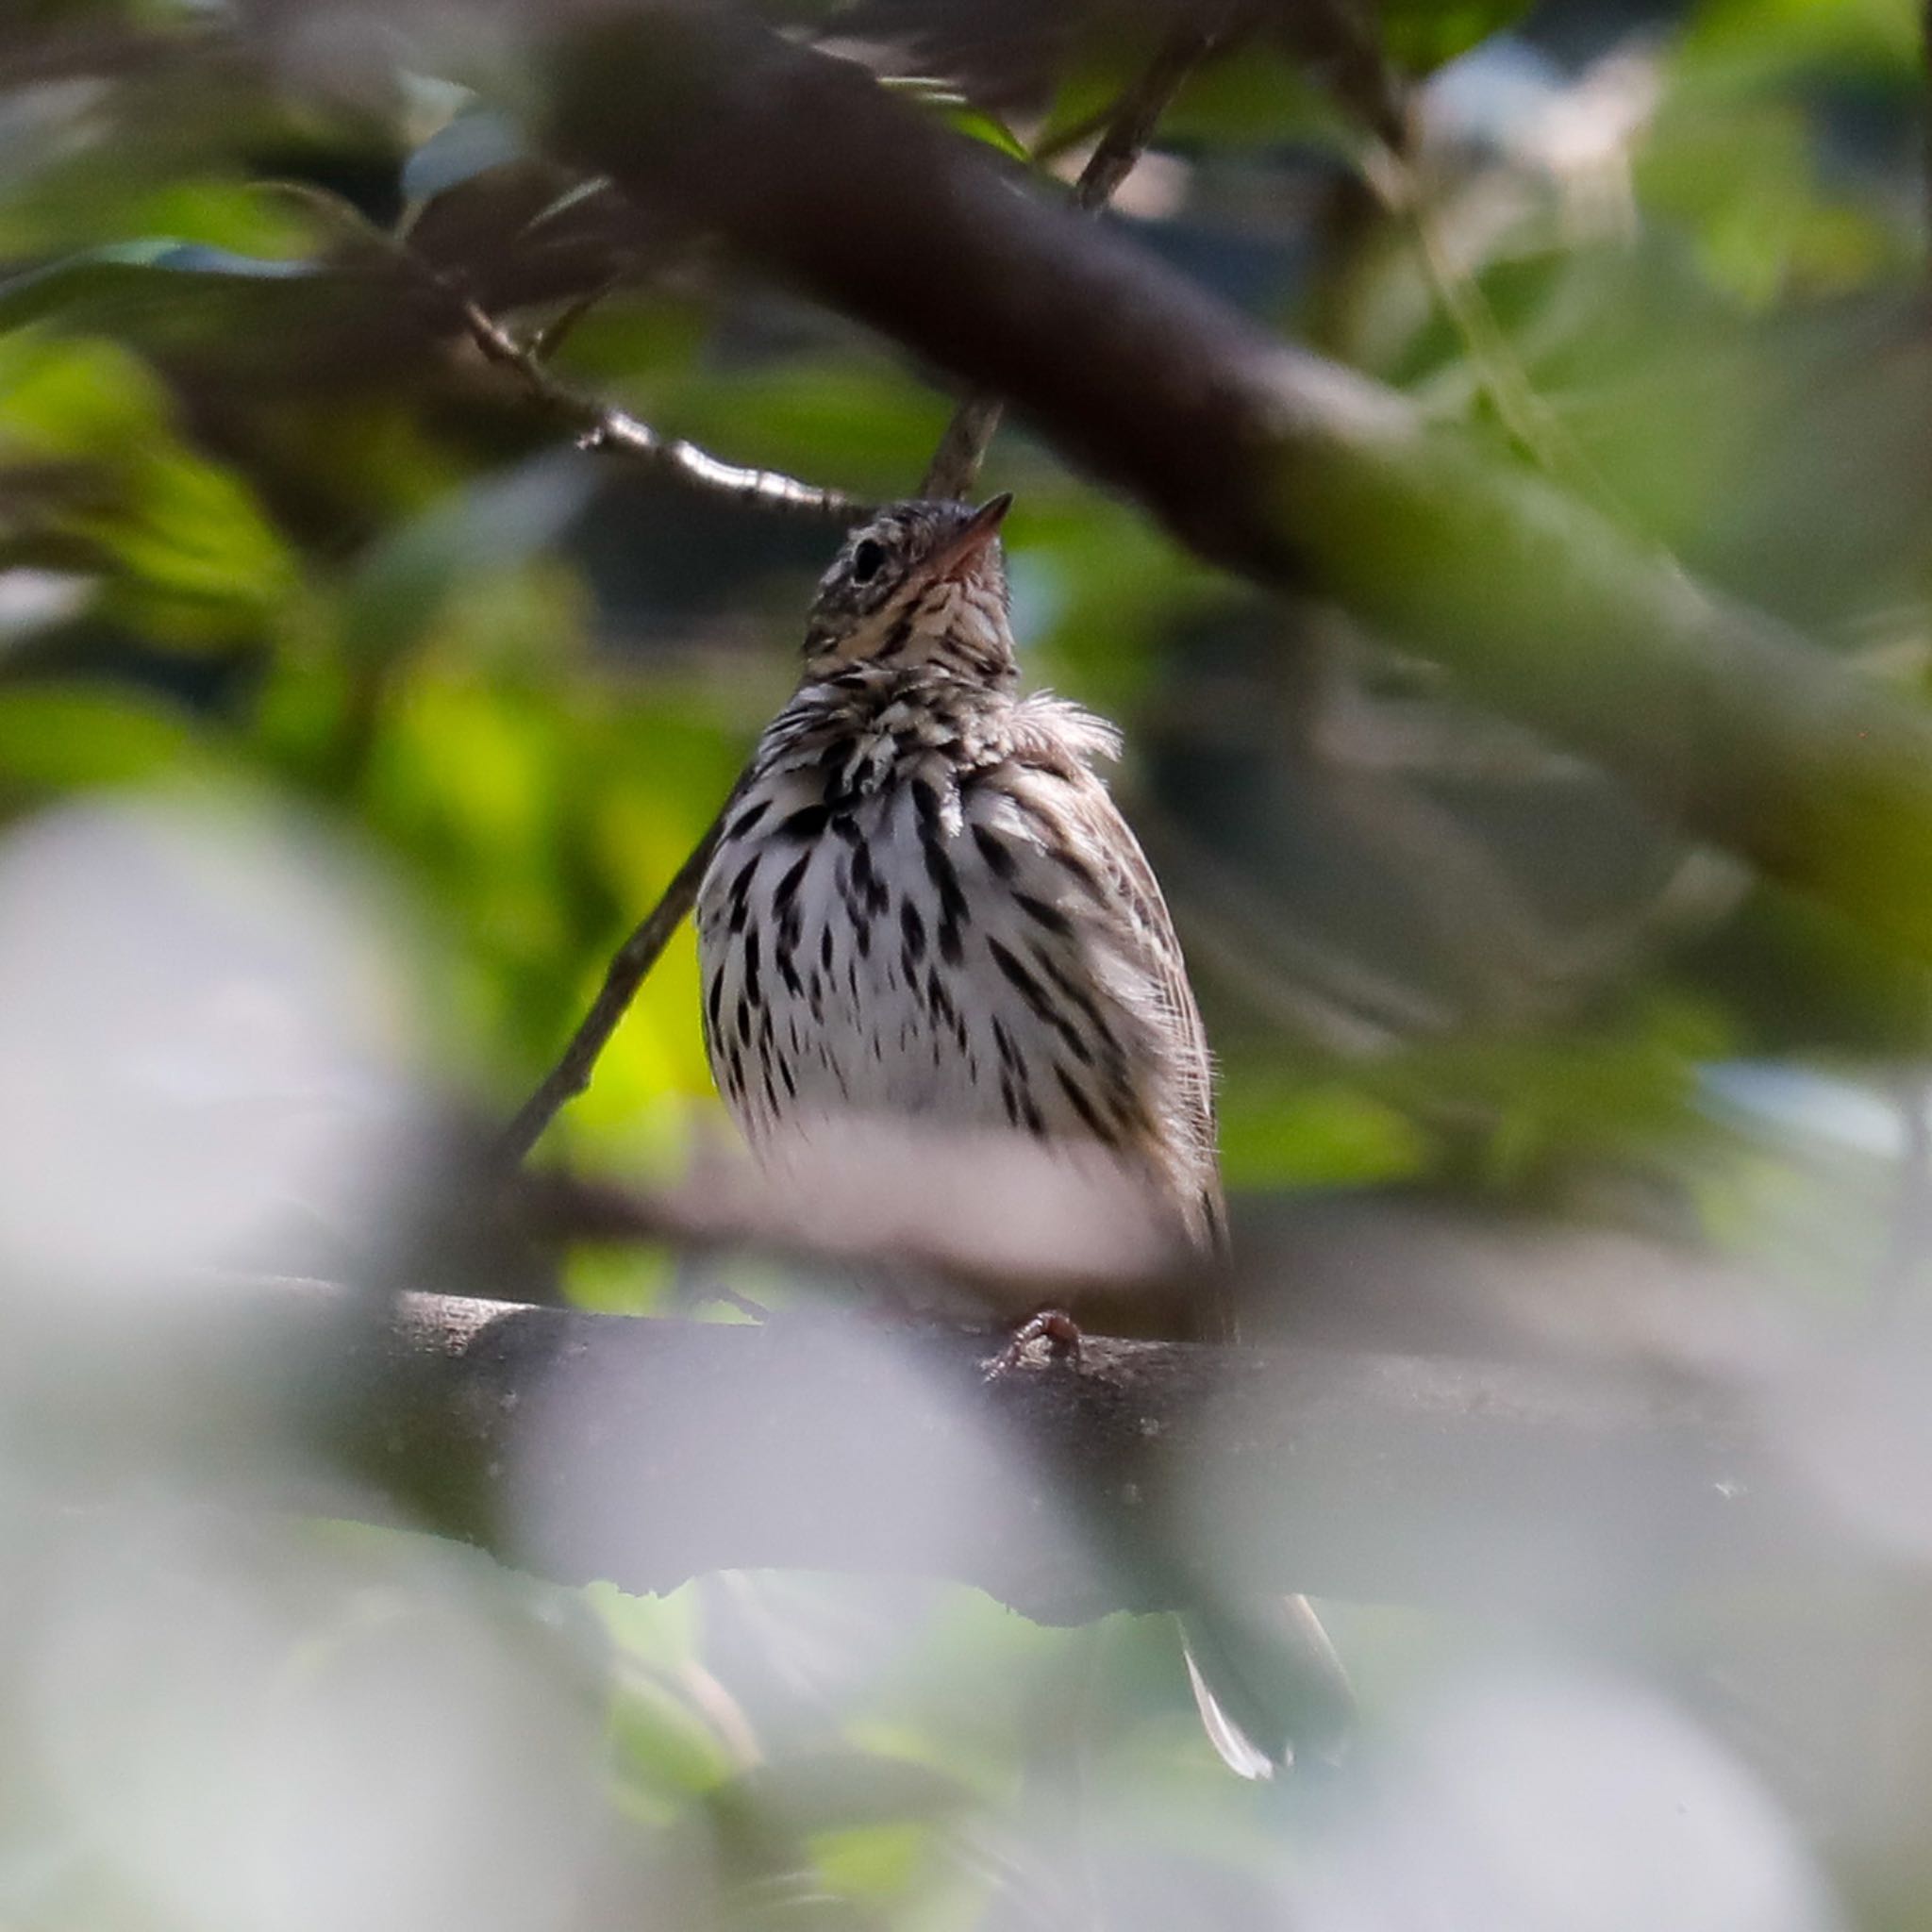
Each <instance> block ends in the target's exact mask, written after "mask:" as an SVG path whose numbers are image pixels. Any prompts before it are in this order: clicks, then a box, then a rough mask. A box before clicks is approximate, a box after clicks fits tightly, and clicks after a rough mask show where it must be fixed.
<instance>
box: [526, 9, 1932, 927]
mask: <svg viewBox="0 0 1932 1932" xmlns="http://www.w3.org/2000/svg"><path fill="white" fill-rule="evenodd" d="M548 98H549V101H550V104H551V106H550V127H549V139H550V141H551V142H552V144H553V145H554V146H555V147H556V148H557V149H558V151H560V152H564V153H567V154H569V155H571V156H572V157H574V158H575V159H577V160H578V161H580V162H582V163H585V164H588V165H590V166H591V167H594V168H596V169H597V170H598V171H600V172H601V173H604V174H608V175H610V176H612V177H613V178H614V179H615V180H616V181H617V182H618V183H619V184H620V185H621V186H622V187H623V188H625V190H626V191H628V192H631V193H632V194H634V195H636V196H638V197H640V198H641V199H643V200H646V201H649V202H652V203H654V204H658V205H660V206H662V207H664V208H670V209H673V210H675V211H677V212H679V213H680V214H681V215H682V216H684V217H685V218H686V219H689V220H691V221H692V222H694V223H696V224H698V225H702V226H704V227H706V228H708V229H710V230H712V231H714V232H716V233H718V234H720V235H722V236H724V238H726V239H727V240H728V241H729V242H732V243H733V244H735V246H736V247H737V248H738V249H739V250H740V251H741V252H742V253H743V254H744V255H745V256H747V257H748V258H752V259H754V260H756V261H757V262H758V263H759V264H761V265H762V266H763V267H764V268H766V269H767V270H768V271H770V272H771V273H773V274H774V275H778V276H780V277H782V278H784V279H787V280H789V281H791V283H793V284H795V285H797V286H799V287H801V288H803V289H805V290H807V291H809V292H811V293H812V294H814V295H816V296H817V297H819V298H820V299H822V300H823V301H824V302H825V303H826V304H827V305H829V306H831V307H833V308H837V309H839V310H840V311H841V312H842V313H844V314H846V315H848V316H851V317H852V318H854V319H855V320H857V321H859V322H861V323H863V324H866V325H870V326H872V327H874V328H876V329H878V330H880V331H882V332H883V333H885V334H886V335H888V336H890V337H891V338H892V339H893V340H895V341H898V342H900V343H902V344H904V345H905V346H906V347H908V349H910V350H913V351H914V352H916V353H917V354H919V355H921V356H923V357H924V358H930V359H931V360H933V361H935V362H937V363H939V364H941V365H942V366H944V367H945V368H947V369H949V370H951V371H952V372H954V373H955V374H956V375H958V376H959V377H961V378H962V379H964V380H966V381H968V382H971V383H974V384H976V385H979V386H981V387H984V388H986V389H988V390H991V391H997V392H999V393H1002V394H1004V395H1006V396H1008V398H1009V399H1010V400H1011V401H1012V402H1013V404H1014V405H1015V407H1016V408H1018V409H1019V410H1020V411H1021V412H1022V413H1024V415H1025V416H1026V417H1028V418H1029V419H1030V420H1031V422H1032V423H1033V424H1034V425H1036V427H1037V428H1038V429H1040V430H1041V432H1042V433H1043V434H1044V435H1046V436H1047V437H1048V438H1049V439H1050V440H1051V441H1053V442H1054V443H1055V444H1056V445H1057V446H1058V448H1059V449H1060V450H1061V451H1062V452H1063V453H1064V454H1065V455H1066V456H1067V457H1068V458H1070V459H1072V460H1073V461H1074V462H1076V463H1078V464H1080V465H1082V466H1084V467H1085V468H1087V469H1088V470H1090V471H1091V473H1092V474H1093V475H1096V476H1097V477H1099V478H1101V479H1102V480H1104V481H1106V482H1108V483H1111V484H1113V485H1115V486H1117V487H1119V488H1121V489H1124V490H1125V491H1129V492H1131V493H1132V494H1133V495H1134V496H1136V497H1137V498H1139V499H1140V501H1141V502H1142V503H1143V504H1144V505H1146V506H1147V508H1149V509H1151V510H1152V511H1154V512H1155V513H1156V514H1157V515H1158V516H1159V517H1160V518H1161V519H1162V520H1163V521H1164V522H1165V523H1166V524H1167V525H1169V526H1170V527H1171V528H1172V529H1173V530H1174V532H1175V533H1176V535H1178V536H1179V537H1180V538H1181V539H1182V540H1183V541H1186V542H1188V543H1189V544H1190V545H1191V546H1192V547H1194V548H1195V549H1197V550H1198V551H1200V552H1201V553H1202V554H1203V555H1205V556H1207V557H1209V558H1214V559H1216V560H1218V561H1220V562H1222V563H1224V564H1225V565H1226V566H1228V567H1229V568H1231V569H1234V570H1238V571H1241V572H1243V573H1245V574H1247V575H1250V576H1253V577H1255V578H1257V580H1259V581H1261V582H1263V583H1269V584H1291V585H1293V586H1295V587H1297V588H1298V589H1301V590H1305V591H1307V590H1312V591H1317V592H1322V593H1326V594H1328V595H1331V596H1333V597H1335V598H1336V599H1338V600H1339V601H1340V602H1341V603H1342V604H1343V605H1345V606H1346V607H1347V608H1350V609H1352V610H1354V611H1355V612H1357V614H1358V615H1360V616H1361V617H1362V618H1364V619H1366V620H1367V621H1369V622H1371V623H1373V624H1374V625H1377V626H1379V627H1381V628H1383V629H1384V630H1386V631H1387V632H1389V633H1390V634H1391V635H1393V636H1395V637H1398V638H1401V639H1403V640H1405V641H1407V642H1409V643H1411V644H1412V645H1413V646H1414V647H1416V648H1417V649H1419V650H1421V651H1423V652H1424V653H1426V654H1428V655H1431V656H1433V657H1434V658H1437V659H1438V660H1440V661H1441V663H1443V664H1445V665H1446V666H1448V667H1450V668H1451V669H1452V670H1453V671H1454V672H1455V673H1456V674H1457V676H1458V677H1459V679H1460V680H1461V681H1462V683H1463V684H1464V686H1465V687H1466V688H1467V689H1468V690H1469V691H1471V692H1472V693H1473V694H1474V695H1476V696H1478V697H1480V698H1482V699H1484V700H1486V701H1488V702H1490V703H1491V704H1493V705H1494V706H1495V707H1496V708H1498V709H1499V710H1502V711H1505V712H1507V713H1508V714H1510V715H1512V716H1515V717H1517V718H1519V719H1521V720H1523V721H1524V722H1526V723H1528V724H1532V725H1533V726H1535V727H1537V728H1539V729H1541V730H1542V731H1544V732H1546V733H1547V734H1548V735H1549V736H1550V737H1552V738H1553V739H1555V740H1557V741H1560V742H1562V743H1565V744H1568V745H1571V746H1573V747H1574V748H1576V749H1578V750H1580V751H1583V752H1584V753H1586V754H1588V755H1589V756H1591V758H1595V759H1597V760H1599V761H1600V762H1602V763H1603V764H1605V765H1606V766H1607V767H1608V768H1610V769H1612V770H1614V771H1616V772H1618V773H1620V774H1622V775H1623V776H1624V778H1625V779H1626V780H1627V781H1628V782H1630V783H1631V785H1632V786H1633V787H1634V788H1635V789H1636V790H1637V791H1638V792H1639V793H1640V795H1641V796H1642V797H1644V798H1645V799H1646V800H1647V801H1648V802H1649V803H1650V804H1651V805H1652V806H1653V807H1654V808H1656V809H1657V811H1658V812H1659V814H1660V815H1662V816H1663V817H1665V818H1666V819H1667V820H1669V821H1670V822H1672V823H1674V824H1678V825H1680V826H1681V827H1682V828H1683V829H1685V830H1686V831H1688V832H1690V833H1691V834H1694V835H1697V836H1701V837H1703V838H1706V839H1708V840H1710V841H1715V842H1717V843H1720V844H1724V845H1726V846H1728V847H1730V848H1731V849H1733V850H1735V851H1737V852H1740V853H1741V854H1742V855H1744V856H1745V857H1747V858H1750V859H1751V860H1753V861H1754V862H1755V863H1756V864H1757V865H1758V866H1759V867H1761V868H1762V869H1763V870H1764V871H1765V872H1767V873H1769V874H1772V875H1773V876H1774V877H1777V878H1779V879H1781V880H1784V881H1786V882H1788V883H1790V884H1791V885H1793V886H1795V887H1798V888H1800V889H1802V890H1805V891H1809V892H1812V893H1814V894H1816V895H1817V896H1819V897H1820V898H1822V899H1823V900H1824V901H1826V902H1828V903H1831V904H1833V905H1836V906H1837V907H1839V908H1840V909H1842V910H1844V911H1846V912H1848V913H1850V914H1852V915H1853V916H1855V917H1856V918H1857V919H1859V920H1860V921H1862V922H1863V923H1864V924H1867V925H1868V926H1870V927H1872V928H1873V929H1874V930H1875V931H1878V932H1880V933H1882V934H1884V935H1886V936H1887V937H1889V938H1890V939H1891V940H1893V941H1898V942H1901V943H1903V944H1905V945H1907V946H1908V947H1910V948H1911V949H1913V950H1914V951H1916V952H1917V953H1919V954H1921V955H1922V956H1928V957H1932V730H1928V728H1927V725H1926V724H1925V723H1924V720H1923V719H1922V718H1921V717H1920V716H1919V715H1918V714H1917V713H1916V712H1914V711H1913V710H1912V709H1911V708H1908V707H1907V706H1906V705H1904V704H1902V703H1898V702H1895V701H1893V700H1892V699H1890V697H1888V696H1887V695H1885V694H1884V693H1882V692H1880V691H1875V690H1874V689H1872V688H1871V687H1869V686H1867V685H1866V684H1864V683H1862V682H1860V681H1859V680H1858V679H1857V677H1855V676H1853V675H1850V674H1848V673H1847V672H1846V671H1845V670H1844V668H1843V667H1842V666H1840V664H1838V663H1836V662H1834V661H1833V660H1832V659H1831V658H1829V657H1828V656H1827V655H1826V654H1825V653H1824V652H1823V651H1821V650H1818V649H1815V648H1813V647H1811V646H1810V645H1808V644H1807V642H1806V641H1804V640H1803V639H1802V638H1800V637H1798V636H1796V635H1794V634H1792V633H1790V631H1788V630H1787V629H1785V628H1784V627H1782V626H1781V625H1777V624H1776V623H1774V621H1772V620H1771V619H1769V618H1767V617H1764V616H1762V615H1759V614H1757V613H1754V612H1752V611H1749V610H1747V609H1744V608H1740V607H1737V606H1735V605H1731V604H1728V603H1726V602H1725V601H1724V600H1723V599H1721V598H1718V597H1716V596H1714V595H1712V594H1710V593H1708V592H1707V591H1704V590H1703V589H1701V588H1700V587H1698V586H1697V585H1695V584H1693V583H1691V582H1690V581H1689V580H1687V578H1686V577H1685V576H1684V575H1683V574H1682V573H1681V572H1680V571H1678V570H1677V569H1676V568H1675V567H1674V565H1673V564H1672V563H1671V561H1670V560H1669V559H1668V558H1664V557H1662V556H1658V555H1656V554H1653V553H1652V552H1650V551H1649V550H1647V549H1646V548H1644V547H1643V546H1642V545H1641V544H1639V543H1637V542H1635V541H1632V540H1630V539H1629V538H1627V537H1626V536H1624V534H1622V533H1620V532H1619V531H1617V530H1616V529H1615V528H1614V527H1612V526H1611V525H1609V524H1607V522H1606V521H1605V520H1604V519H1603V518H1602V517H1600V516H1599V515H1598V514H1596V513H1595V512H1594V511H1593V510H1591V509H1590V508H1588V507H1586V506H1582V505H1579V504H1577V503H1575V502H1574V501H1573V500H1572V499H1570V498H1569V497H1567V496H1566V495H1565V494H1564V493H1563V492H1562V491H1560V490H1559V489H1557V488H1556V487H1554V486H1553V485H1552V484H1550V483H1549V482H1547V481H1546V480H1544V479H1542V478H1541V477H1539V476H1537V475H1532V474H1528V473H1526V472H1524V470H1522V469H1520V468H1519V467H1516V466H1513V465H1511V464H1509V463H1507V462H1506V461H1503V460H1500V459H1497V458H1491V457H1490V456H1489V455H1487V454H1485V453H1483V452H1481V451H1480V450H1478V449H1477V448H1476V447H1475V446H1474V444H1473V443H1472V442H1471V441H1469V440H1467V439H1466V438H1463V437H1460V436H1457V435H1456V434H1453V433H1446V432H1442V431H1439V430H1435V429H1432V428H1430V427H1429V426H1427V425H1424V423H1423V421H1422V420H1421V419H1420V417H1419V416H1418V415H1417V414H1416V412H1415V411H1414V410H1413V409H1412V408H1410V407H1409V406H1408V405H1407V402H1406V401H1405V400H1404V399H1403V398H1401V397H1399V396H1398V395H1396V394H1395V393H1394V392H1392V391H1388V390H1385V389H1383V388H1381V387H1379V386H1378V385H1376V384H1374V383H1373V382H1371V381H1368V380H1366V379H1365V378H1362V377H1360V376H1358V375H1354V374H1352V373H1351V372H1348V371H1346V370H1344V369H1342V368H1340V367H1338V366H1336V365H1334V364H1331V363H1329V362H1326V361H1324V360H1323V359H1322V358H1318V357H1315V356H1312V355H1309V354H1307V353H1305V352H1302V351H1300V350H1297V349H1295V348H1293V347H1291V346H1290V345H1288V344H1285V343H1284V342H1282V341H1278V340H1276V339H1275V338H1274V337H1272V336H1270V335H1268V334H1267V333H1265V332H1264V331H1263V330H1261V329H1259V328H1258V327H1257V326H1256V325H1253V324H1251V323H1249V322H1248V321H1246V320H1245V319H1244V318H1242V317H1241V316H1240V315H1239V314H1237V313H1235V312H1234V311H1233V310H1231V309H1229V308H1226V307H1225V306H1224V305H1222V304H1221V303H1219V302H1218V301H1216V300H1215V299H1214V298H1213V297H1211V296H1209V295H1208V294H1207V293H1206V292H1204V291H1202V290H1200V289H1198V288H1197V287H1195V286H1194V285H1193V284H1191V283H1190V282H1189V281H1187V280H1185V279H1184V278H1182V277H1180V276H1178V275H1175V274H1174V273H1173V272H1171V271H1169V270H1168V269H1166V268H1165V267H1163V266H1162V265H1160V264H1159V263H1158V262H1157V261H1155V260H1154V259H1152V258H1150V257H1149V256H1148V255H1146V254H1145V253H1144V252H1143V251H1141V250H1140V249H1139V248H1137V247H1136V246H1134V244H1133V243H1132V242H1130V241H1128V240H1126V239H1125V238H1124V237H1123V236H1121V235H1119V234H1117V233H1114V232H1109V231H1107V230H1104V229H1096V228H1094V227H1092V226H1091V225H1085V224H1082V223H1081V222H1080V221H1079V220H1078V218H1077V217H1076V216H1075V215H1074V214H1073V213H1071V212H1069V211H1067V210H1065V209H1062V208H1055V207H1051V206H1048V205H1046V204H1045V203H1043V202H1042V201H1041V200H1038V199H1036V198H1034V197H1032V196H1031V195H1029V194H1028V193H1027V192H1025V191H1024V187H1023V186H1022V185H1021V184H1020V183H1019V182H1018V181H1017V180H1016V179H1014V178H1013V176H1012V175H1010V173H1009V172H1008V171H1007V170H1005V169H1003V168H1002V167H1001V166H1000V165H998V164H997V163H996V162H995V161H994V160H993V159H992V158H991V157H989V156H987V155H985V154H984V153H982V152H978V151H975V150H974V148H973V147H972V146H971V144H970V143H967V142H962V141H960V140H958V139H957V138H954V137H952V136H949V135H947V134H946V133H945V132H943V131H942V130H941V129H938V128H936V127H933V126H931V125H927V124H925V123H924V122H922V121H921V120H920V119H918V118H917V117H916V116H915V115H914V114H913V113H912V112H911V111H910V110H908V109H907V108H905V107H904V106H903V105H902V104H900V103H897V102H894V101H892V100H891V99H889V98H888V97H887V96H886V95H885V94H884V93H883V92H882V91H881V90H879V89H878V88H877V87H876V86H875V85H874V83H873V81H872V80H871V79H870V77H869V76H868V75H865V74H864V73H863V72H862V71H861V70H859V69H858V68H857V67H855V66H852V65H850V64H848V63H844V62H841V61H838V60H835V59H831V58H826V57H824V56H823V55H820V54H817V53H814V52H811V51H809V50H807V49H804V48H801V47H798V46H796V45H793V44H792V43H791V42H786V41H784V40H782V39H780V38H779V37H777V36H775V35H773V34H771V33H769V32H767V31H766V30H765V29H763V28H761V27H759V26H758V25H755V24H752V23H749V22H747V21H745V20H743V19H741V18H740V17H738V16H736V15H733V14H731V13H729V12H727V11H724V10H720V9H714V8H704V7H693V6H687V5H679V4H675V0H662V4H644V5H641V6H639V7H636V8H631V9H629V10H627V11H626V12H625V13H624V14H622V15H620V16H618V17H615V18H610V17H606V18H604V19H602V20H601V21H600V22H598V23H597V24H595V25H589V26H584V25H578V26H577V27H575V28H574V29H570V30H566V31H562V32H560V33H559V34H558V36H556V37H555V39H554V40H553V41H552V42H551V43H550V49H549V74H548Z"/></svg>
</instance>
